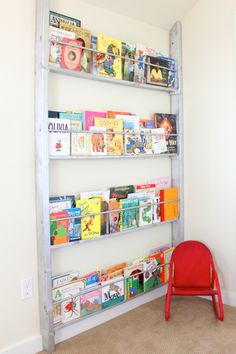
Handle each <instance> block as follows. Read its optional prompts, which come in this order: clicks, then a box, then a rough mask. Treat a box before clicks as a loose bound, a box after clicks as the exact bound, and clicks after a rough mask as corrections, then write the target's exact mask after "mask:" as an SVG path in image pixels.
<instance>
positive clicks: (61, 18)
mask: <svg viewBox="0 0 236 354" xmlns="http://www.w3.org/2000/svg"><path fill="white" fill-rule="evenodd" d="M65 23H67V24H71V25H73V26H77V27H80V25H81V21H80V20H78V19H77V18H73V17H70V16H66V15H63V14H59V13H58V12H54V11H49V26H53V27H56V28H62V25H63V24H65Z"/></svg>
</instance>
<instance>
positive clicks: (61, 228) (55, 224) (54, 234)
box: [50, 211, 69, 245]
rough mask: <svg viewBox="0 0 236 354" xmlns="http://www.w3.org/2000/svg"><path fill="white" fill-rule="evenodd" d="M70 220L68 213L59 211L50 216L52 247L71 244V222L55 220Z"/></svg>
mask: <svg viewBox="0 0 236 354" xmlns="http://www.w3.org/2000/svg"><path fill="white" fill-rule="evenodd" d="M60 218H68V212H67V211H59V212H58V213H52V214H51V215H50V241H51V245H60V244H62V243H67V242H69V221H68V219H65V220H58V221H54V219H60Z"/></svg>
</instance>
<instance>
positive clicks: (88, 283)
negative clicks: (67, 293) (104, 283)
mask: <svg viewBox="0 0 236 354" xmlns="http://www.w3.org/2000/svg"><path fill="white" fill-rule="evenodd" d="M99 277H100V272H98V271H94V272H92V273H89V274H86V275H84V276H83V280H84V282H85V288H91V287H94V286H96V285H98V282H99Z"/></svg>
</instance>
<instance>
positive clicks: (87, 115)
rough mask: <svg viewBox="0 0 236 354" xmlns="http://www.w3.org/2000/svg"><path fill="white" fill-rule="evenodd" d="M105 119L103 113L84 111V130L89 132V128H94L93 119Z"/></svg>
mask: <svg viewBox="0 0 236 354" xmlns="http://www.w3.org/2000/svg"><path fill="white" fill-rule="evenodd" d="M95 117H97V118H105V117H106V113H105V112H96V111H85V112H84V130H89V127H91V126H94V118H95Z"/></svg>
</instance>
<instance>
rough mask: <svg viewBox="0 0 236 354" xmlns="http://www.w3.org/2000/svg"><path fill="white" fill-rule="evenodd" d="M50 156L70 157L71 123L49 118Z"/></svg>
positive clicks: (66, 120)
mask: <svg viewBox="0 0 236 354" xmlns="http://www.w3.org/2000/svg"><path fill="white" fill-rule="evenodd" d="M48 154H49V156H70V121H69V120H68V119H57V118H48Z"/></svg>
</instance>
